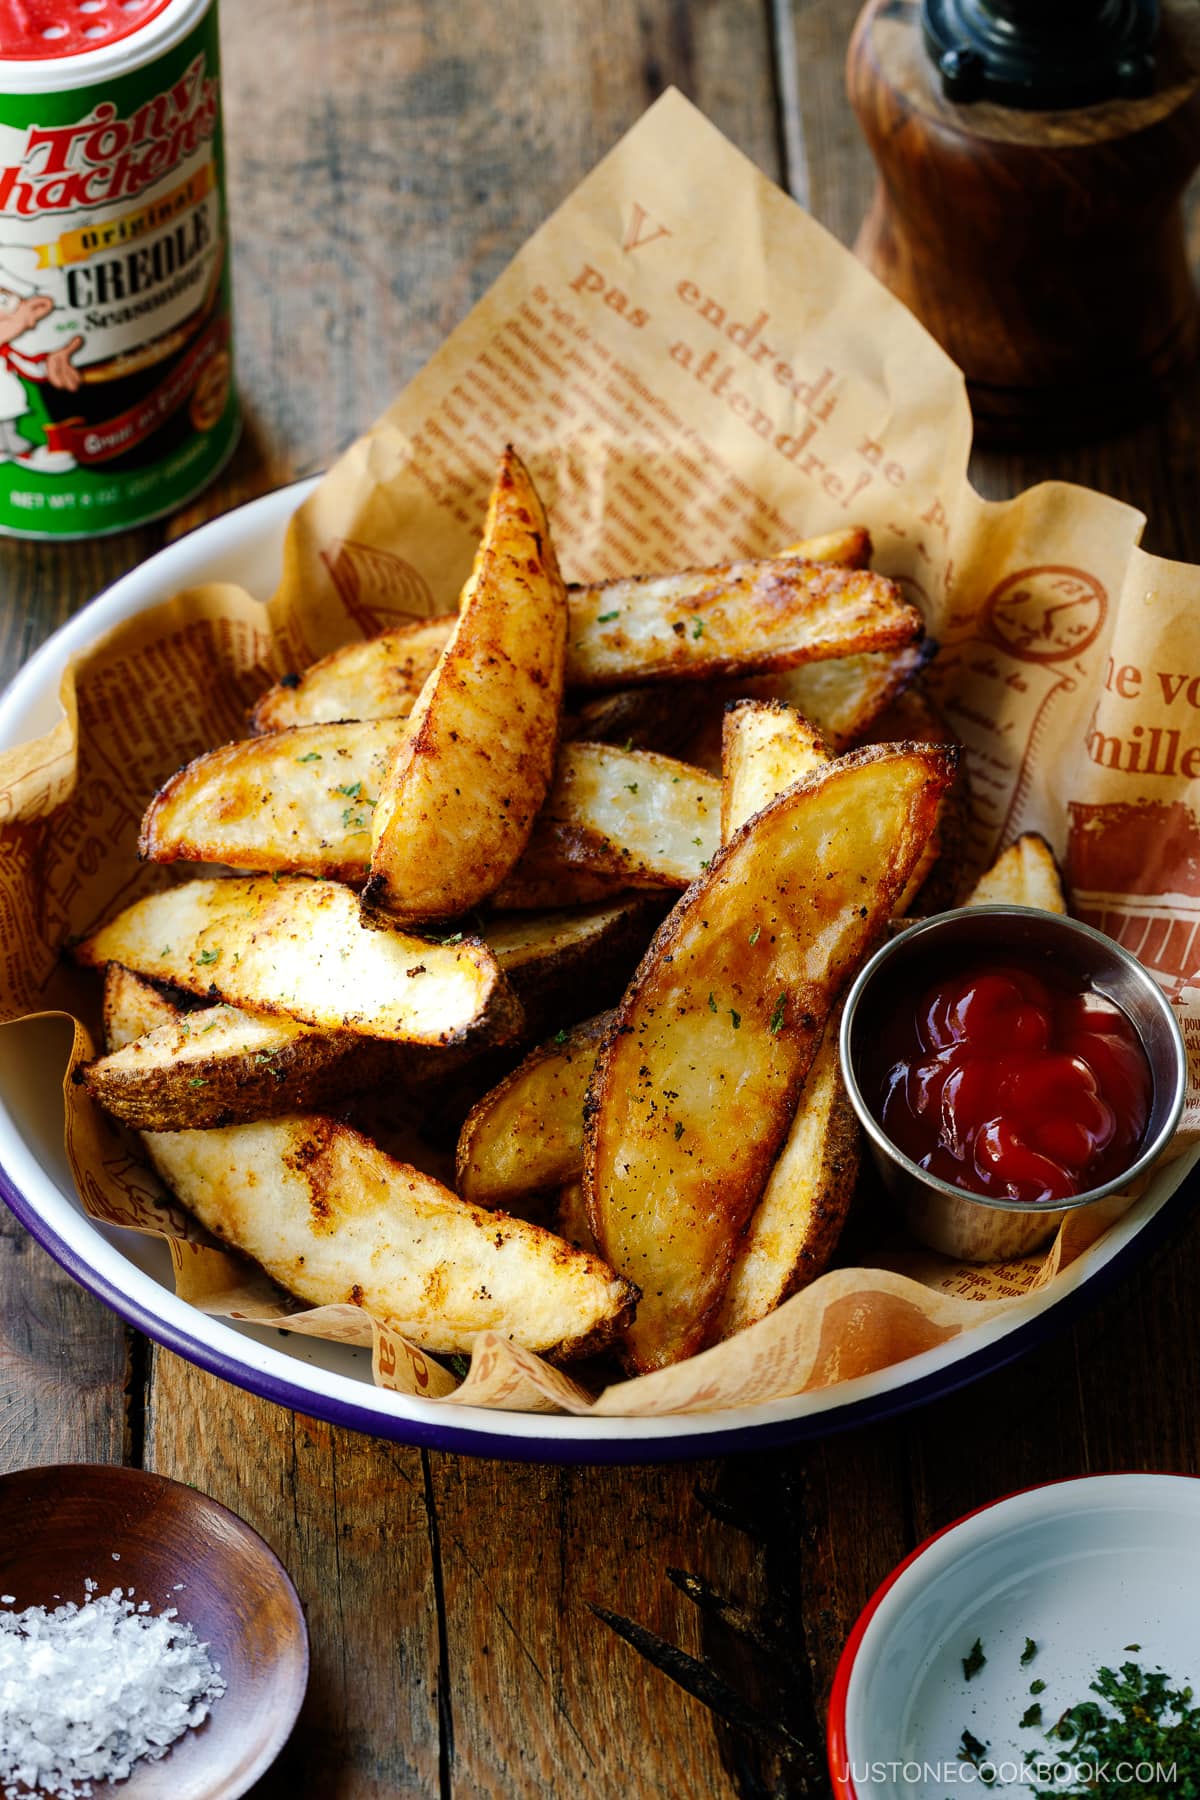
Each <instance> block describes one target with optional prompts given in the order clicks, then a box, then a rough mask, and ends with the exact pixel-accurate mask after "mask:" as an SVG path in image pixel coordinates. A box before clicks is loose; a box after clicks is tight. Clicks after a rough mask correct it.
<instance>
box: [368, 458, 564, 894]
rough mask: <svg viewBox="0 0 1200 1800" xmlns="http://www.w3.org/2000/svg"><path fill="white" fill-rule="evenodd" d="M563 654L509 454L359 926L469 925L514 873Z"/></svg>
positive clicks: (544, 564) (394, 767) (526, 484)
mask: <svg viewBox="0 0 1200 1800" xmlns="http://www.w3.org/2000/svg"><path fill="white" fill-rule="evenodd" d="M566 644H567V595H566V589H565V588H564V587H563V581H562V576H561V575H560V574H559V572H558V562H557V560H556V558H555V555H554V547H553V545H552V543H551V541H550V526H549V522H548V520H547V518H546V514H545V511H544V509H543V507H542V503H541V501H540V500H539V499H538V496H537V492H536V490H535V488H534V486H533V483H532V482H531V481H530V479H529V475H528V473H527V471H526V469H525V467H524V465H523V464H522V463H521V461H520V459H519V458H518V456H517V455H516V452H515V451H514V450H513V449H512V447H511V446H510V447H509V448H508V449H507V450H506V451H505V453H504V456H503V458H502V460H501V464H500V473H499V475H498V477H497V480H496V485H495V487H494V489H493V490H492V497H491V501H490V503H489V506H488V515H487V522H486V524H485V526H484V532H483V542H482V544H481V545H480V549H479V554H478V556H477V557H476V559H475V567H474V569H473V571H472V573H471V577H470V579H469V580H468V582H467V585H466V587H465V588H464V589H463V594H462V602H461V609H460V611H459V615H458V619H457V621H456V623H455V627H454V631H453V633H452V634H451V637H450V641H449V643H448V644H447V645H446V648H445V650H444V651H443V652H442V655H441V659H440V661H439V662H438V665H437V667H436V668H435V669H434V671H433V673H432V675H430V677H429V679H428V681H427V682H426V683H425V686H424V687H423V688H422V689H421V694H420V697H419V699H418V701H417V704H416V706H415V707H414V708H413V711H412V713H411V715H410V717H409V720H408V726H407V729H406V730H405V731H404V733H403V734H402V737H401V741H400V744H399V746H398V748H397V750H396V753H395V755H394V756H393V759H392V763H391V767H390V769H389V770H388V773H387V777H386V779H385V780H384V782H383V786H382V788H381V790H380V795H379V804H378V805H377V806H376V808H375V811H374V817H373V823H372V836H371V873H370V876H369V878H368V880H367V885H366V887H365V888H364V889H363V895H362V909H363V917H364V919H365V920H366V921H367V922H368V923H376V924H378V923H384V924H400V925H403V924H426V923H428V922H429V921H431V920H436V919H444V918H449V917H451V916H452V915H457V914H459V913H463V912H466V911H468V910H469V909H470V908H471V907H473V906H476V905H477V904H478V903H479V902H480V901H481V900H483V899H486V897H487V896H488V895H489V894H490V893H492V892H493V891H494V889H496V888H498V887H499V886H500V883H501V882H502V881H503V880H504V877H505V876H506V875H507V874H508V872H509V870H510V869H511V868H512V867H513V865H514V864H515V863H516V862H517V861H518V859H519V858H520V855H521V852H522V850H524V848H525V845H526V844H527V843H528V841H529V834H530V832H531V831H532V830H533V822H534V819H535V818H536V817H537V814H538V812H539V810H540V809H541V805H542V802H543V800H544V799H545V798H546V793H547V790H548V788H549V786H550V782H551V779H552V777H553V774H554V760H555V753H556V750H557V747H558V730H559V715H560V713H561V712H562V695H563V671H564V665H565V657H566Z"/></svg>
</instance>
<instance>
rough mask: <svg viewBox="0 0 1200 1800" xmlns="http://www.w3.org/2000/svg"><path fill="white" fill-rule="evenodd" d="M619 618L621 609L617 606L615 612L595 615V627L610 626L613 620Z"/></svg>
mask: <svg viewBox="0 0 1200 1800" xmlns="http://www.w3.org/2000/svg"><path fill="white" fill-rule="evenodd" d="M620 616H621V609H620V607H619V606H618V607H617V609H616V611H615V612H606V613H597V614H596V623H597V625H611V624H612V622H613V620H614V619H619V618H620Z"/></svg>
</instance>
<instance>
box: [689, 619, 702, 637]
mask: <svg viewBox="0 0 1200 1800" xmlns="http://www.w3.org/2000/svg"><path fill="white" fill-rule="evenodd" d="M692 636H693V637H694V638H702V637H703V636H704V620H703V619H693V620H692Z"/></svg>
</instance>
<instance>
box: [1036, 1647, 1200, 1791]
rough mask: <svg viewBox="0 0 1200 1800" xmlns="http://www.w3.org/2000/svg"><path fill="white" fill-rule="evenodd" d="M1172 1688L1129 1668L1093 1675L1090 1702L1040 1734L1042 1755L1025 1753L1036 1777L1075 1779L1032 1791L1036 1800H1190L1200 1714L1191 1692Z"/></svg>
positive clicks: (1199, 1770) (1159, 1677)
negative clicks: (1059, 1769)
mask: <svg viewBox="0 0 1200 1800" xmlns="http://www.w3.org/2000/svg"><path fill="white" fill-rule="evenodd" d="M1171 1682H1172V1677H1170V1676H1169V1675H1167V1674H1166V1673H1165V1672H1164V1671H1163V1670H1162V1669H1154V1670H1145V1669H1143V1668H1141V1667H1140V1666H1139V1665H1138V1664H1137V1663H1133V1662H1126V1663H1122V1664H1121V1667H1120V1668H1119V1669H1109V1668H1100V1669H1099V1670H1098V1671H1097V1673H1096V1678H1095V1680H1094V1681H1092V1682H1090V1683H1089V1688H1090V1691H1091V1693H1093V1694H1095V1695H1096V1699H1094V1700H1081V1701H1080V1702H1079V1703H1078V1704H1077V1705H1075V1706H1069V1707H1068V1708H1067V1710H1066V1712H1064V1713H1063V1714H1062V1716H1061V1717H1060V1718H1059V1719H1058V1720H1056V1722H1055V1723H1054V1724H1053V1725H1051V1726H1050V1727H1049V1728H1048V1729H1047V1730H1046V1734H1045V1735H1046V1737H1047V1739H1048V1740H1049V1745H1050V1748H1049V1749H1048V1750H1047V1751H1046V1752H1044V1753H1043V1755H1041V1756H1038V1755H1037V1753H1035V1752H1027V1757H1028V1760H1029V1761H1031V1762H1035V1763H1037V1764H1038V1765H1040V1767H1041V1768H1043V1769H1052V1768H1054V1766H1055V1765H1056V1764H1065V1765H1068V1766H1069V1767H1071V1768H1072V1769H1073V1770H1074V1771H1076V1772H1077V1773H1076V1774H1075V1775H1074V1777H1073V1778H1072V1784H1071V1785H1070V1786H1067V1787H1064V1786H1063V1785H1062V1783H1061V1781H1057V1779H1056V1785H1055V1786H1054V1787H1053V1788H1038V1787H1032V1789H1031V1791H1032V1793H1033V1795H1034V1796H1035V1800H1118V1796H1119V1797H1120V1800H1197V1796H1200V1707H1197V1706H1195V1705H1193V1701H1194V1699H1195V1695H1194V1694H1193V1691H1192V1689H1191V1688H1190V1687H1173V1686H1172V1685H1171ZM1119 1777H1120V1779H1119Z"/></svg>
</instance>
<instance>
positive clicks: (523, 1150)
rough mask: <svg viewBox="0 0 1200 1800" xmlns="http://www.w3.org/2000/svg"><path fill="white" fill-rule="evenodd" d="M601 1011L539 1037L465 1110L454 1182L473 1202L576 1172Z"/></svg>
mask: <svg viewBox="0 0 1200 1800" xmlns="http://www.w3.org/2000/svg"><path fill="white" fill-rule="evenodd" d="M611 1022H612V1019H611V1015H610V1014H608V1013H600V1014H599V1015H598V1016H597V1017H596V1018H594V1019H585V1020H584V1022H583V1023H582V1024H581V1025H575V1026H573V1027H572V1028H571V1029H570V1030H569V1031H562V1032H560V1033H559V1035H558V1037H557V1038H552V1039H551V1040H550V1042H549V1043H546V1044H539V1045H538V1047H537V1049H536V1050H533V1051H531V1052H530V1054H529V1055H528V1056H527V1057H526V1058H525V1060H524V1062H522V1063H521V1064H520V1065H519V1067H517V1068H516V1069H514V1070H513V1072H512V1074H511V1075H508V1076H506V1078H505V1079H504V1080H503V1081H502V1082H501V1083H500V1084H499V1086H498V1087H494V1088H492V1089H491V1091H490V1092H489V1093H486V1094H485V1095H484V1096H483V1098H482V1100H480V1101H478V1102H477V1104H476V1105H475V1106H473V1107H472V1108H471V1111H470V1112H469V1113H468V1114H467V1117H466V1120H465V1122H464V1124H463V1128H462V1131H461V1132H460V1133H459V1139H458V1153H457V1156H456V1159H455V1168H456V1173H457V1180H456V1184H455V1185H456V1186H457V1188H458V1191H459V1193H460V1194H461V1195H462V1196H463V1198H464V1199H466V1200H473V1201H474V1202H475V1203H476V1205H478V1206H509V1205H511V1204H512V1203H513V1201H514V1199H519V1198H520V1196H521V1195H523V1194H526V1193H528V1192H529V1190H530V1189H531V1188H533V1189H539V1190H540V1189H543V1188H558V1187H561V1186H562V1185H563V1184H564V1182H567V1181H575V1180H577V1179H578V1178H579V1177H580V1176H581V1175H582V1174H583V1103H584V1100H585V1099H586V1097H587V1089H588V1082H589V1081H590V1080H591V1076H592V1070H593V1069H594V1067H595V1065H596V1054H597V1051H598V1050H599V1048H600V1045H601V1043H602V1041H603V1039H604V1036H605V1033H606V1032H607V1030H608V1027H609V1025H610V1024H611Z"/></svg>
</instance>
